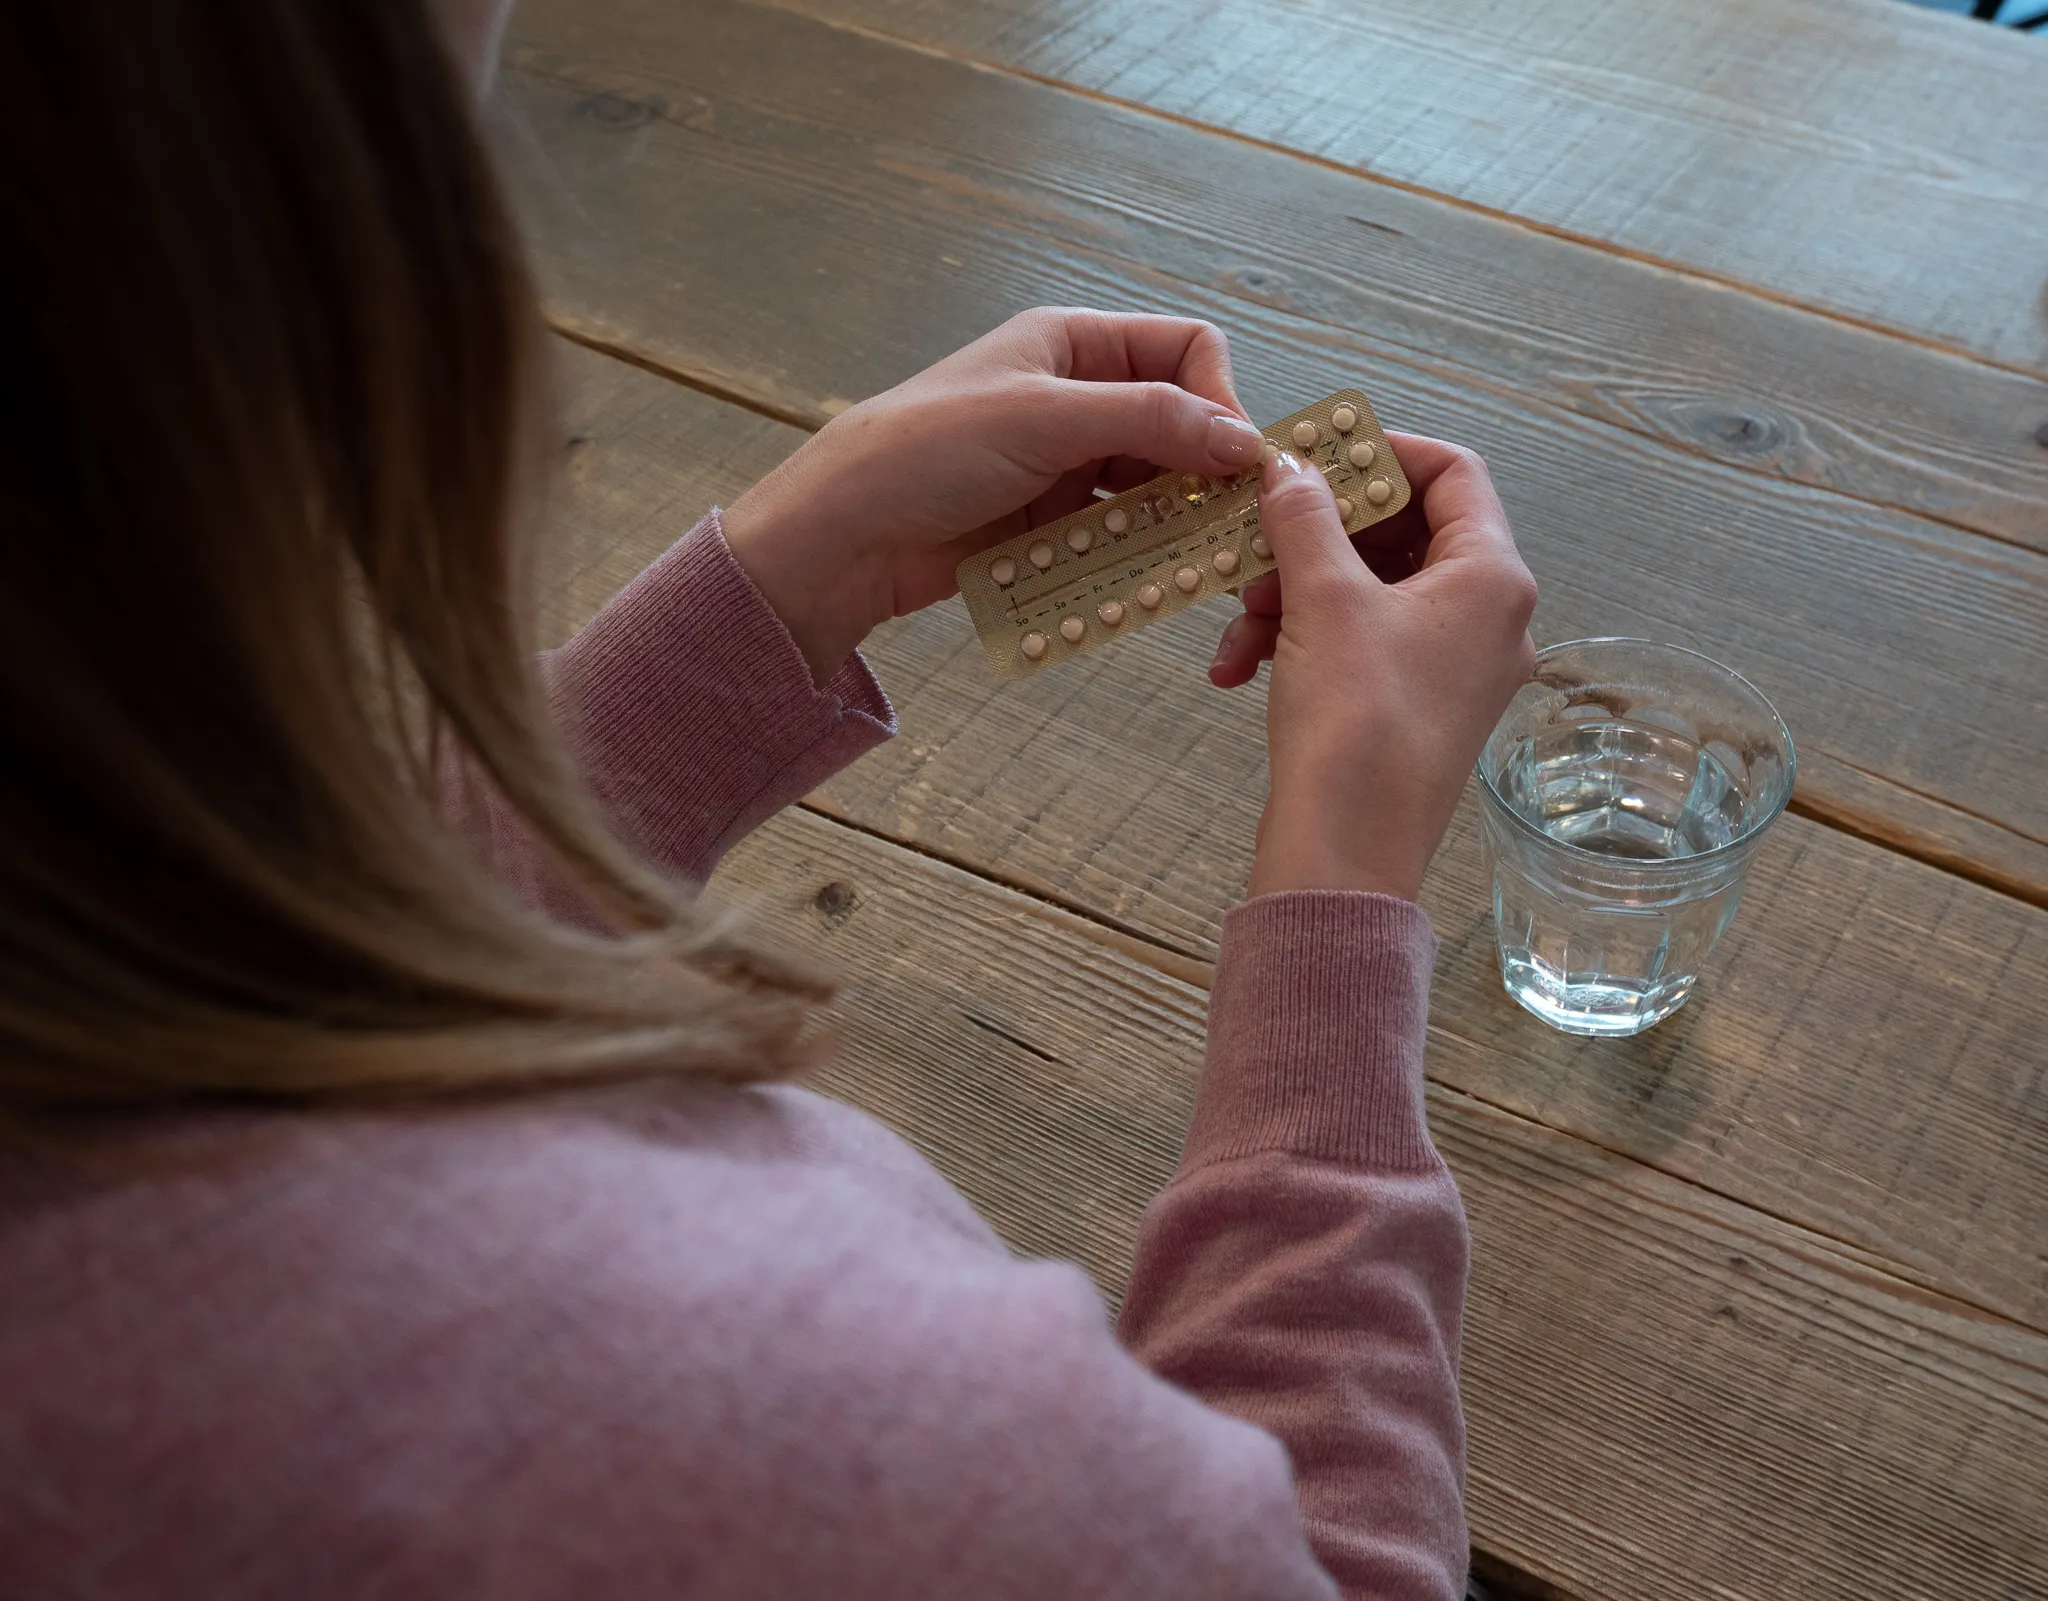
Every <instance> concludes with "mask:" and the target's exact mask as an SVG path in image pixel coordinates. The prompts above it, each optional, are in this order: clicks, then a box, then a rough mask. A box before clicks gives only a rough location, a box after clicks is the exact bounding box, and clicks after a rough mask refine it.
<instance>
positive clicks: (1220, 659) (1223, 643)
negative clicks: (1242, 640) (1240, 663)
mask: <svg viewBox="0 0 2048 1601" xmlns="http://www.w3.org/2000/svg"><path fill="white" fill-rule="evenodd" d="M1229 660H1230V635H1229V634H1227V633H1226V634H1225V635H1224V636H1223V637H1222V638H1221V639H1219V640H1217V641H1216V659H1215V660H1214V661H1213V662H1211V663H1209V670H1210V671H1211V672H1212V673H1213V672H1214V671H1215V670H1216V669H1217V668H1219V667H1221V666H1222V665H1223V664H1224V663H1225V662H1227V661H1229Z"/></svg>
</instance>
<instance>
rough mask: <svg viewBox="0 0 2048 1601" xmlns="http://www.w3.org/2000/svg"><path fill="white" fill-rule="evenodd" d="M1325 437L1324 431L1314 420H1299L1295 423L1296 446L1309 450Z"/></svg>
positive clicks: (1296, 447) (1298, 448)
mask: <svg viewBox="0 0 2048 1601" xmlns="http://www.w3.org/2000/svg"><path fill="white" fill-rule="evenodd" d="M1322 437H1323V431H1322V430H1321V429H1320V428H1318V427H1317V426H1316V425H1315V424H1314V423H1312V422H1298V423H1296V424H1295V425H1294V448H1295V449H1296V450H1308V449H1310V448H1312V447H1313V446H1314V444H1315V442H1316V441H1317V440H1318V439H1320V438H1322Z"/></svg>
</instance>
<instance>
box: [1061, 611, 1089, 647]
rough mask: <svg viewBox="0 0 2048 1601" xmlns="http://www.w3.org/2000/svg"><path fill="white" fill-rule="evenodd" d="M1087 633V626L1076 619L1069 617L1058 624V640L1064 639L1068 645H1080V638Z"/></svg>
mask: <svg viewBox="0 0 2048 1601" xmlns="http://www.w3.org/2000/svg"><path fill="white" fill-rule="evenodd" d="M1087 632H1088V625H1087V624H1086V623H1084V622H1082V621H1081V619H1080V618H1078V617H1069V618H1068V619H1067V620H1066V621H1065V622H1063V623H1061V624H1060V638H1062V639H1064V640H1065V641H1066V642H1067V643H1068V644H1069V645H1078V644H1080V643H1081V636H1082V635H1083V634H1085V633H1087Z"/></svg>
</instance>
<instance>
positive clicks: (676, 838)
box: [545, 511, 896, 878]
mask: <svg viewBox="0 0 2048 1601" xmlns="http://www.w3.org/2000/svg"><path fill="white" fill-rule="evenodd" d="M545 672H546V674H547V678H548V683H549V690H550V696H551V699H552V700H553V701H554V704H555V709H556V714H557V716H558V717H560V718H561V719H562V721H563V724H564V726H565V727H566V728H567V729H568V731H569V736H570V740H571V743H572V745H573V746H574V748H575V750H576V753H577V756H578V758H579V760H580V761H581V763H582V765H583V768H584V772H585V776H586V778H587V780H588V782H589V783H590V785H591V787H592V788H593V789H594V790H595V791H596V793H597V795H598V796H599V798H600V799H601V800H602V801H603V803H604V805H605V809H606V811H607V813H608V814H609V815H610V817H611V818H612V821H613V824H614V826H615V827H617V828H618V829H619V830H620V832H621V833H622V834H623V835H624V836H625V837H626V838H627V839H629V840H631V841H632V842H633V843H634V844H635V845H636V846H637V847H638V848H639V849H641V850H642V851H644V852H645V853H646V854H647V855H648V856H649V857H650V858H651V859H653V860H655V861H658V862H660V863H662V864H663V865H665V866H667V867H669V868H671V869H674V870H676V871H679V872H682V873H684V874H686V875H688V876H690V877H693V878H702V877H704V876H705V875H706V874H708V872H709V871H710V868H711V866H712V865H713V863H714V862H715V861H716V860H717V858H718V855H719V854H720V852H722V851H723V850H724V849H725V848H726V847H727V846H729V845H730V844H732V843H733V842H734V841H736V840H737V839H739V838H740V837H741V836H742V835H744V834H746V833H747V832H748V831H749V830H750V829H752V828H754V827H755V826H756V825H758V824H759V823H761V822H762V821H763V820H765V819H766V818H767V817H769V816H771V815H772V814H773V813H775V812H776V811H779V810H780V809H781V808H782V807H784V806H786V805H788V804H789V803H790V802H791V801H793V800H796V799H798V798H799V797H801V796H802V795H804V794H806V793H808V792H809V791H810V790H812V789H815V788H816V787H817V786H818V785H819V784H821V783H823V782H824V781H825V780H826V779H827V778H829V777H831V776H832V774H834V773H835V772H837V771H838V770H839V769H840V768H842V767H844V766H845V765H846V764H847V763H849V762H851V761H852V760H853V759H854V758H855V757H857V756H859V755H861V754H863V753H864V752H866V751H868V750H871V749H873V748H874V747H875V746H876V745H879V744H881V743H882V741H884V740H886V739H888V738H889V737H890V736H891V735H893V734H894V733H895V732H896V713H895V710H894V708H892V707H891V706H890V704H889V700H888V697H887V696H886V695H884V694H883V693H882V687H881V685H880V684H878V683H876V682H875V676H874V674H873V673H872V672H870V671H869V670H868V665H867V663H866V661H864V660H863V659H862V658H861V656H860V654H859V652H857V651H856V652H855V653H854V654H853V655H852V656H849V657H848V658H847V660H846V661H845V663H844V664H843V665H842V666H841V667H840V668H839V670H838V672H836V673H835V674H833V676H832V678H831V679H830V680H829V681H828V682H827V683H826V684H825V685H824V687H823V688H822V689H821V688H820V687H818V686H817V685H816V684H815V683H813V682H812V679H811V670H810V667H809V666H808V664H807V663H806V662H805V661H804V656H803V652H802V651H801V650H799V649H798V648H797V643H796V641H795V640H794V639H792V638H791V637H790V633H789V630H788V629H787V628H786V627H784V626H783V623H782V619H781V618H779V617H777V616H776V615H775V611H774V609H773V608H772V607H771V606H770V605H769V604H768V601H767V597H765V596H764V595H763V594H762V593H761V591H760V590H759V589H757V588H756V587H755V585H754V581H753V580H752V579H751V578H749V577H748V576H747V574H746V572H745V570H744V569H742V568H741V566H740V564H739V563H738V562H737V561H735V560H733V556H732V552H731V551H730V550H728V549H727V548H726V543H725V530H724V528H723V527H722V525H721V524H720V521H719V515H718V513H717V512H716V511H712V512H710V513H708V514H707V515H706V516H705V517H704V519H703V520H702V521H701V522H699V523H698V524H697V525H696V526H695V527H694V528H692V529H691V530H690V531H689V532H688V533H687V534H685V535H683V537H682V538H681V539H679V540H677V541H676V542H675V544H674V545H672V546H671V547H670V548H669V550H668V551H667V553H666V554H664V555H663V556H662V557H661V558H660V559H659V560H658V561H656V562H655V563H654V564H653V565H652V566H651V567H649V568H648V569H647V570H646V571H645V572H643V573H642V574H641V575H640V576H639V577H638V578H636V579H634V580H633V582H632V583H630V584H628V585H627V586H626V587H625V588H624V589H623V590H621V591H620V592H619V593H618V594H617V595H616V596H614V597H613V599H612V600H611V601H610V602H608V603H607V604H606V605H605V607H604V608H603V609H602V610H601V611H599V612H598V614H597V616H596V617H594V618H592V619H591V622H590V624H589V626H588V627H586V628H585V629H584V630H583V631H582V632H581V633H579V634H578V635H577V636H576V637H575V638H574V639H572V640H570V641H569V642H568V644H566V645H564V646H563V647H562V648H561V649H560V650H557V651H554V652H552V653H551V654H550V656H549V657H548V659H547V662H546V666H545Z"/></svg>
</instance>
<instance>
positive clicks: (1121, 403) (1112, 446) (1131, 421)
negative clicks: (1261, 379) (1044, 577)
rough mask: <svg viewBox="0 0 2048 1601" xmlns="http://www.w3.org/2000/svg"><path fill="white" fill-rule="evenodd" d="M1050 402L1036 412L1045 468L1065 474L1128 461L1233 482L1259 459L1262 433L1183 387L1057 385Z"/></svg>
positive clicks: (1060, 380)
mask: <svg viewBox="0 0 2048 1601" xmlns="http://www.w3.org/2000/svg"><path fill="white" fill-rule="evenodd" d="M1052 385H1053V388H1054V391H1055V392H1054V394H1053V396H1052V399H1051V404H1049V405H1045V406H1039V407H1034V408H1033V421H1034V423H1035V424H1036V426H1035V428H1034V429H1033V432H1034V434H1035V436H1036V437H1035V438H1034V440H1033V443H1034V445H1035V446H1036V447H1037V450H1038V452H1039V454H1040V455H1041V457H1042V458H1043V459H1042V460H1041V461H1040V462H1039V464H1038V465H1039V466H1040V467H1041V469H1042V470H1045V471H1049V472H1066V471H1068V470H1070V469H1072V468H1075V467H1079V466H1082V465H1084V464H1085V463H1087V462H1091V461H1104V460H1108V459H1110V458H1112V457H1116V456H1129V457H1131V458H1133V459H1134V460H1137V461H1145V462H1151V463H1153V464H1154V465H1155V466H1159V467H1165V468H1169V469H1171V470H1172V471H1174V472H1182V473H1199V474H1201V475H1203V476H1204V477H1216V478H1222V477H1229V476H1231V475H1234V474H1236V473H1241V472H1243V471H1244V470H1245V469H1246V468H1248V467H1250V466H1251V465H1252V464H1253V463H1254V462H1256V461H1257V460H1258V459H1259V452H1260V450H1261V449H1263V448H1264V444H1265V441H1264V440H1263V439H1261V438H1260V436H1259V431H1258V429H1256V428H1254V427H1253V426H1252V425H1251V424H1250V423H1248V422H1246V421H1245V420H1244V419H1243V418H1242V417H1240V416H1238V414H1237V413H1236V412H1234V411H1232V410H1230V409H1229V408H1228V407H1226V406H1220V405H1218V404H1217V403H1216V402H1215V401H1213V400H1204V399H1203V398H1202V397H1201V396H1200V395H1196V394H1191V393H1189V392H1188V391H1187V390H1185V389H1182V388H1181V387H1180V386H1179V385H1178V384H1169V383H1088V382H1082V381H1080V380H1076V379H1071V378H1056V379H1053V380H1052Z"/></svg>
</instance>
